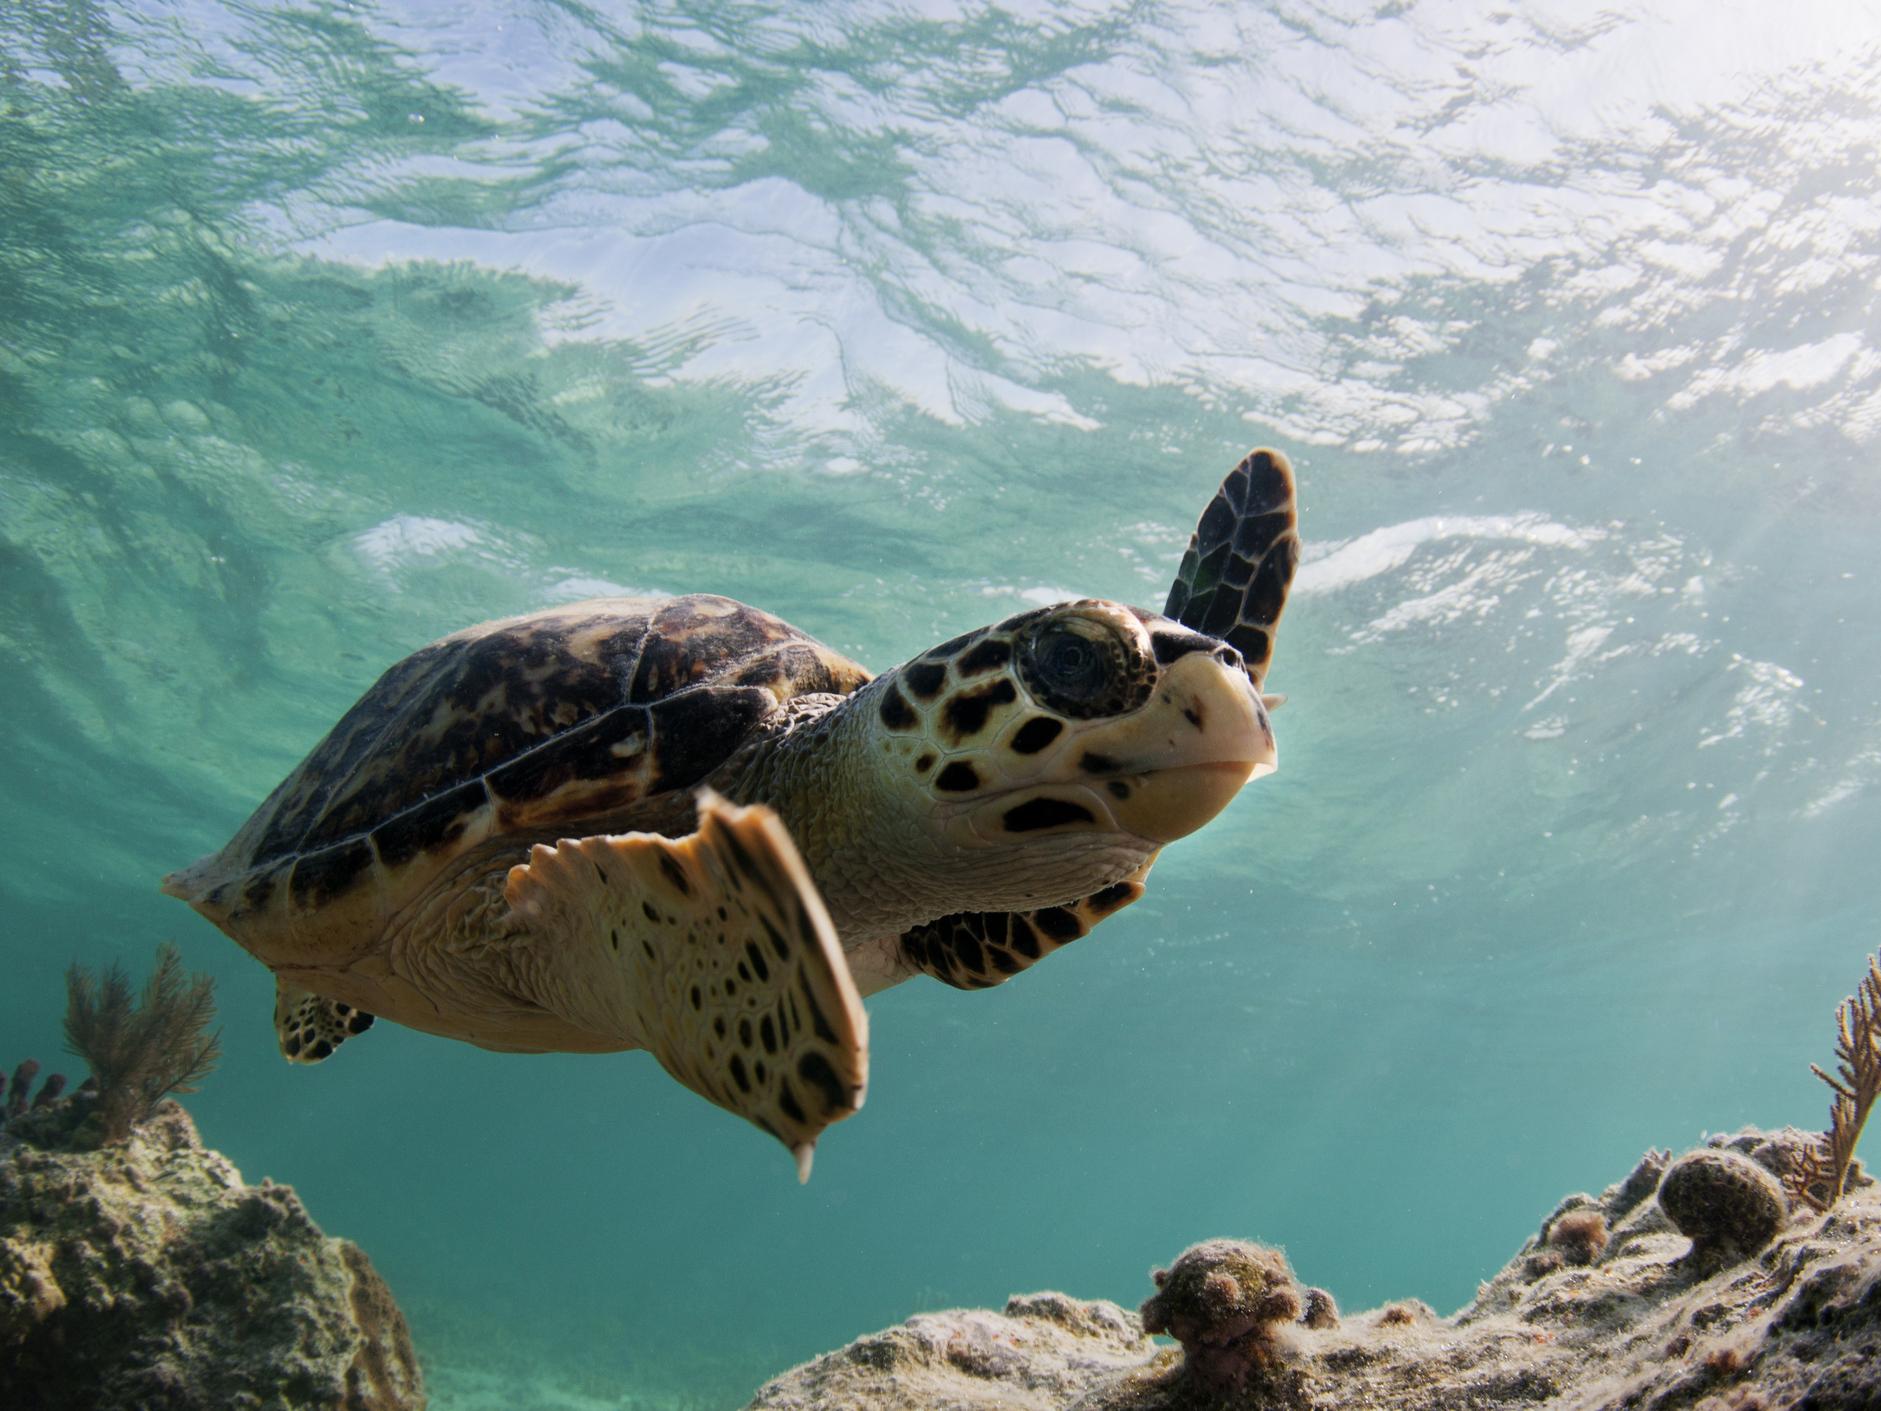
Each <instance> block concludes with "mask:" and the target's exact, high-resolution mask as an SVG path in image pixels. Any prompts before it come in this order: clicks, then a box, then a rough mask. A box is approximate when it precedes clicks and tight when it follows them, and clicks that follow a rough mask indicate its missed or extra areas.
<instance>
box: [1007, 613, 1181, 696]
mask: <svg viewBox="0 0 1881 1411" xmlns="http://www.w3.org/2000/svg"><path fill="white" fill-rule="evenodd" d="M1019 675H1020V677H1021V678H1022V679H1023V680H1024V682H1025V687H1026V689H1027V690H1028V691H1030V692H1031V693H1032V698H1033V699H1034V700H1035V701H1037V702H1038V703H1039V704H1040V705H1042V706H1044V707H1045V708H1046V709H1047V710H1051V711H1056V712H1057V713H1058V714H1059V715H1063V716H1069V717H1070V718H1071V719H1073V720H1096V719H1098V718H1099V717H1101V716H1106V715H1119V714H1121V713H1122V712H1124V711H1128V710H1135V709H1136V708H1137V707H1138V706H1140V705H1142V704H1143V702H1144V701H1146V700H1148V699H1149V692H1150V687H1151V685H1152V684H1153V682H1154V678H1155V675H1156V665H1155V663H1154V662H1153V661H1152V660H1151V659H1150V657H1149V655H1148V654H1147V653H1146V652H1144V651H1143V649H1142V645H1141V644H1139V643H1135V642H1133V641H1132V640H1131V639H1130V638H1129V636H1128V635H1126V632H1125V630H1124V629H1122V628H1120V627H1119V626H1117V625H1116V624H1114V623H1110V622H1106V621H1105V620H1104V619H1102V618H1101V617H1098V616H1097V615H1096V614H1095V613H1093V612H1089V611H1076V610H1074V611H1071V612H1065V613H1058V614H1053V615H1051V616H1049V617H1046V618H1045V619H1044V620H1043V621H1041V622H1039V623H1037V624H1036V625H1034V626H1033V627H1031V628H1030V630H1029V631H1028V632H1027V634H1026V637H1025V646H1024V649H1023V650H1022V651H1021V652H1020V653H1019Z"/></svg>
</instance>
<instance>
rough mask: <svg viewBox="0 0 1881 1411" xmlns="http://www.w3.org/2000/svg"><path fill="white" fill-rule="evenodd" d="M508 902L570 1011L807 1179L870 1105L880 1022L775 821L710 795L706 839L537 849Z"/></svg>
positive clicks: (590, 841) (631, 837)
mask: <svg viewBox="0 0 1881 1411" xmlns="http://www.w3.org/2000/svg"><path fill="white" fill-rule="evenodd" d="M505 895H506V897H507V899H508V901H509V904H510V907H511V909H512V911H513V912H514V914H515V916H516V919H517V920H519V921H521V922H522V923H523V924H524V925H525V926H526V927H527V928H528V932H529V935H530V937H531V940H532V941H533V943H534V948H535V964H536V967H537V968H538V970H539V972H540V973H539V974H538V980H539V983H540V985H541V988H542V992H543V994H544V995H545V996H546V997H547V998H548V1000H549V1001H550V1002H551V1003H553V1004H554V1006H555V1007H556V1008H557V1009H559V1010H562V1011H563V1012H564V1013H565V1015H566V1017H567V1018H569V1019H570V1020H572V1021H575V1022H577V1023H580V1024H582V1025H584V1026H585V1027H589V1028H592V1029H594V1030H596V1031H597V1032H602V1033H616V1034H620V1035H623V1036H625V1037H627V1038H629V1039H630V1040H631V1041H632V1042H633V1043H634V1044H636V1045H638V1046H640V1047H643V1048H646V1049H648V1050H650V1051H651V1052H652V1054H653V1056H654V1057H655V1058H657V1059H658V1060H659V1061H660V1066H661V1067H663V1068H665V1069H666V1071H667V1072H668V1073H671V1074H672V1075H673V1076H674V1077H675V1078H677V1079H678V1080H679V1081H680V1082H682V1083H684V1084H685V1085H686V1086H687V1087H689V1088H691V1089H692V1090H693V1091H694V1092H696V1093H698V1094H699V1095H700V1096H701V1097H704V1098H706V1099H707V1100H708V1101H711V1102H714V1103H716V1104H718V1106H720V1107H722V1108H724V1109H725V1110H726V1111H728V1112H734V1113H736V1114H737V1115H738V1116H740V1117H743V1118H744V1119H745V1120H747V1121H749V1122H753V1123H755V1124H756V1125H757V1126H759V1127H761V1128H763V1129H764V1130H765V1131H767V1132H769V1133H770V1134H771V1135H772V1136H774V1137H776V1138H777V1139H778V1140H779V1141H781V1142H783V1143H784V1145H785V1146H787V1147H789V1148H790V1150H791V1153H792V1154H793V1155H794V1156H795V1157H796V1158H797V1173H798V1178H799V1179H800V1180H806V1181H807V1180H808V1179H809V1178H810V1159H811V1156H812V1153H813V1151H814V1149H815V1146H816V1140H817V1137H818V1136H819V1135H820V1134H821V1133H822V1131H823V1129H824V1128H826V1127H828V1126H830V1125H831V1124H832V1123H835V1122H840V1121H841V1120H842V1119H843V1118H845V1117H847V1116H849V1115H850V1114H851V1113H853V1112H855V1111H856V1110H857V1109H858V1108H860V1107H861V1106H862V1099H863V1095H864V1093H865V1091H866V1090H867V1087H868V1071H869V1053H868V1017H867V1015H865V1014H864V1013H863V1010H862V1001H861V998H860V997H859V996H858V994H857V993H856V986H855V981H854V980H853V979H852V978H851V977H850V974H849V964H848V962H847V961H846V960H845V959H844V958H843V953H842V948H841V947H840V946H839V945H838V944H837V940H836V932H835V929H834V928H833V927H832V926H831V925H830V920H829V913H828V912H827V911H826V910H825V909H824V906H823V899H822V897H821V896H820V895H819V894H818V893H817V890H816V884H815V882H813V881H812V880H811V878H810V874H809V871H808V869H807V868H805V867H804V865H803V861H802V859H801V858H800V857H799V856H798V855H797V849H796V846H795V845H794V844H793V843H792V842H791V840H790V835H789V833H788V832H786V831H785V828H784V825H783V823H782V822H781V821H780V820H779V819H778V817H777V815H776V814H775V813H774V812H772V811H771V810H770V809H769V808H766V807H764V806H763V805H762V804H753V805H751V806H750V807H748V808H740V807H738V806H736V805H734V804H729V803H727V802H726V801H725V800H723V799H721V798H719V797H718V796H717V795H716V794H713V793H710V792H709V791H708V792H706V793H703V794H701V796H700V799H699V829H698V831H697V832H696V833H692V834H689V835H688V836H686V837H684V838H666V837H661V836H659V835H658V834H653V833H622V834H618V835H611V836H598V837H592V838H578V839H571V838H565V839H563V840H562V841H561V842H559V843H557V844H556V845H555V846H554V847H543V846H537V847H535V848H534V849H532V850H531V852H530V855H529V861H528V862H526V863H524V864H522V865H520V866H518V867H513V868H511V869H510V873H509V878H508V883H507V888H506V892H505Z"/></svg>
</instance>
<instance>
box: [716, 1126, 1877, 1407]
mask: <svg viewBox="0 0 1881 1411" xmlns="http://www.w3.org/2000/svg"><path fill="white" fill-rule="evenodd" d="M1780 1138H1781V1134H1771V1133H1763V1132H1751V1131H1747V1132H1745V1133H1740V1134H1739V1135H1738V1136H1737V1137H1734V1138H1733V1139H1732V1140H1733V1142H1735V1143H1742V1144H1744V1145H1745V1147H1746V1149H1747V1150H1761V1149H1762V1147H1763V1146H1765V1145H1768V1144H1771V1143H1773V1142H1774V1143H1776V1144H1777V1145H1779V1146H1780V1145H1781V1140H1780ZM1700 1154H1701V1155H1704V1156H1706V1157H1708V1158H1709V1157H1719V1158H1724V1157H1730V1158H1732V1159H1733V1160H1735V1159H1736V1158H1735V1156H1734V1155H1733V1153H1730V1152H1718V1151H1715V1150H1714V1151H1711V1152H1707V1153H1700ZM1691 1159H1692V1158H1690V1157H1687V1158H1684V1160H1683V1161H1681V1162H1678V1163H1670V1166H1669V1169H1668V1161H1667V1158H1666V1155H1665V1153H1663V1152H1660V1151H1652V1152H1648V1153H1647V1155H1646V1157H1645V1158H1644V1159H1643V1160H1642V1161H1641V1162H1640V1163H1639V1165H1638V1166H1637V1167H1635V1168H1634V1171H1633V1174H1632V1175H1630V1176H1628V1177H1626V1178H1625V1179H1624V1180H1623V1181H1620V1182H1617V1183H1616V1184H1614V1185H1613V1186H1611V1187H1609V1188H1608V1189H1607V1190H1606V1191H1605V1192H1604V1193H1603V1194H1602V1195H1600V1196H1598V1197H1595V1196H1588V1195H1585V1194H1577V1195H1572V1196H1569V1197H1567V1198H1565V1199H1564V1200H1563V1201H1561V1202H1560V1204H1558V1205H1557V1206H1556V1208H1555V1210H1554V1213H1553V1214H1552V1215H1550V1216H1549V1217H1548V1219H1547V1220H1546V1221H1545V1222H1544V1224H1543V1226H1542V1233H1541V1234H1539V1235H1536V1236H1532V1237H1530V1238H1529V1239H1528V1241H1527V1242H1526V1243H1525V1244H1524V1245H1523V1246H1522V1247H1521V1248H1520V1249H1518V1250H1517V1251H1516V1252H1515V1256H1514V1258H1513V1259H1511V1260H1510V1261H1509V1263H1508V1264H1507V1265H1506V1266H1505V1267H1504V1268H1503V1269H1502V1270H1501V1271H1500V1272H1498V1273H1496V1274H1495V1275H1494V1276H1493V1277H1492V1278H1490V1279H1489V1280H1488V1281H1487V1282H1485V1283H1484V1284H1483V1285H1482V1286H1481V1288H1480V1290H1479V1292H1478V1294H1477V1297H1476V1299H1475V1300H1474V1301H1473V1302H1472V1303H1471V1304H1470V1306H1469V1307H1467V1308H1465V1309H1463V1310H1461V1311H1460V1312H1458V1313H1456V1314H1454V1315H1452V1316H1450V1317H1447V1318H1446V1317H1439V1316H1438V1315H1437V1314H1436V1313H1435V1312H1434V1311H1433V1310H1432V1309H1431V1308H1430V1307H1429V1306H1428V1305H1426V1304H1424V1303H1421V1302H1419V1301H1418V1300H1416V1299H1407V1300H1400V1301H1398V1302H1396V1303H1392V1304H1389V1305H1387V1306H1385V1307H1384V1308H1381V1309H1376V1310H1371V1311H1359V1312H1354V1313H1349V1314H1347V1315H1345V1316H1343V1317H1340V1316H1338V1315H1337V1314H1336V1313H1335V1312H1334V1309H1333V1306H1332V1302H1331V1299H1330V1297H1327V1296H1323V1294H1322V1292H1321V1291H1320V1290H1316V1289H1304V1290H1302V1289H1300V1288H1299V1287H1298V1286H1297V1285H1296V1284H1295V1283H1294V1281H1293V1275H1292V1273H1291V1271H1290V1270H1289V1269H1288V1266H1287V1264H1286V1261H1285V1260H1284V1259H1283V1258H1282V1257H1281V1256H1280V1254H1279V1252H1278V1251H1276V1250H1273V1249H1271V1248H1265V1247H1262V1246H1259V1245H1253V1244H1248V1243H1246V1242H1243V1241H1240V1240H1209V1241H1205V1242H1204V1243H1202V1244H1200V1245H1196V1246H1193V1247H1191V1248H1190V1249H1189V1250H1187V1251H1185V1252H1184V1253H1183V1254H1182V1255H1181V1256H1180V1257H1179V1258H1177V1260H1176V1261H1175V1263H1174V1264H1173V1265H1171V1266H1170V1268H1169V1269H1167V1270H1164V1271H1163V1272H1162V1276H1161V1278H1160V1279H1158V1280H1157V1289H1156V1292H1155V1293H1154V1294H1153V1295H1152V1296H1151V1297H1150V1299H1149V1301H1148V1302H1147V1303H1146V1304H1145V1305H1144V1316H1143V1324H1144V1326H1145V1328H1146V1329H1147V1330H1149V1331H1152V1332H1154V1331H1157V1330H1164V1331H1167V1332H1168V1333H1169V1334H1170V1335H1171V1336H1173V1337H1175V1338H1177V1339H1178V1340H1179V1341H1180V1342H1181V1343H1182V1344H1183V1345H1182V1346H1181V1347H1180V1348H1177V1347H1168V1346H1160V1347H1159V1346H1157V1345H1156V1344H1154V1343H1152V1342H1151V1341H1150V1340H1149V1339H1148V1338H1145V1337H1142V1336H1140V1335H1138V1334H1137V1333H1136V1332H1135V1327H1134V1325H1135V1320H1134V1319H1131V1318H1129V1315H1127V1314H1123V1313H1121V1310H1118V1309H1117V1308H1116V1306H1115V1305H1114V1304H1087V1303H1080V1302H1078V1301H1077V1300H1076V1299H1071V1298H1067V1297H1065V1296H1064V1295H1062V1294H1049V1295H1040V1296H1038V1297H1036V1298H1033V1299H1015V1300H1013V1301H1012V1302H1011V1303H1010V1304H1008V1305H1007V1313H1006V1315H1005V1316H1001V1315H999V1314H995V1313H990V1312H977V1311H974V1310H971V1309H963V1310H957V1311H955V1312H951V1313H944V1314H923V1315H920V1316H918V1317H916V1318H914V1319H911V1320H910V1321H909V1322H907V1323H904V1324H901V1325H900V1326H899V1327H894V1328H889V1329H887V1330H885V1331H883V1332H880V1333H875V1334H871V1335H870V1336H867V1337H864V1338H860V1339H858V1340H857V1341H855V1342H854V1343H851V1344H850V1345H849V1347H848V1348H846V1349H844V1350H843V1351H841V1352H836V1353H832V1354H830V1355H828V1356H825V1357H820V1358H818V1359H817V1360H816V1361H814V1362H811V1363H808V1364H806V1365H805V1366H803V1367H799V1368H797V1369H795V1370H793V1371H790V1372H786V1373H785V1374H783V1375H782V1376H780V1377H778V1378H777V1379H776V1380H775V1381H773V1382H771V1383H770V1384H769V1385H767V1386H766V1387H764V1388H763V1389H762V1390H761V1391H760V1392H759V1393H758V1396H757V1399H756V1400H754V1401H753V1402H752V1403H751V1406H750V1408H749V1411H917V1408H918V1411H980V1408H986V1411H993V1408H998V1411H1433V1408H1441V1411H1451V1408H1455V1409H1456V1411H1532V1408H1535V1407H1539V1406H1546V1407H1562V1408H1582V1407H1586V1408H1609V1409H1610V1411H1618V1408H1626V1409H1627V1411H1777V1408H1786V1411H1788V1409H1789V1408H1794V1411H1874V1408H1876V1407H1881V1187H1876V1186H1874V1185H1873V1184H1872V1183H1870V1184H1867V1185H1860V1186H1856V1187H1853V1188H1851V1189H1850V1190H1849V1191H1848V1193H1847V1194H1845V1195H1844V1196H1843V1198H1842V1199H1841V1200H1840V1201H1839V1202H1838V1203H1837V1204H1836V1206H1835V1208H1834V1210H1833V1211H1830V1212H1828V1213H1826V1214H1820V1215H1818V1214H1812V1213H1799V1214H1797V1215H1796V1216H1795V1217H1793V1218H1790V1217H1784V1218H1781V1219H1780V1220H1779V1222H1778V1223H1777V1224H1776V1225H1775V1226H1774V1227H1773V1228H1770V1232H1769V1234H1768V1235H1767V1236H1765V1237H1763V1238H1764V1242H1763V1244H1762V1247H1761V1249H1760V1251H1759V1252H1757V1253H1756V1254H1755V1255H1754V1257H1748V1258H1740V1259H1738V1260H1737V1261H1736V1262H1733V1263H1729V1264H1719V1265H1712V1264H1709V1263H1706V1262H1703V1261H1694V1260H1692V1259H1691V1258H1690V1256H1689V1254H1688V1251H1687V1240H1686V1238H1684V1237H1682V1236H1681V1235H1679V1234H1678V1233H1677V1232H1676V1231H1675V1230H1674V1229H1673V1228H1672V1226H1671V1224H1670V1222H1669V1220H1668V1218H1667V1215H1666V1213H1665V1212H1664V1211H1663V1210H1662V1208H1661V1204H1660V1202H1658V1201H1653V1200H1650V1199H1648V1196H1649V1195H1650V1193H1651V1191H1652V1189H1653V1188H1654V1186H1655V1185H1661V1183H1660V1176H1661V1175H1662V1174H1664V1175H1665V1177H1666V1184H1669V1186H1670V1189H1671V1207H1672V1208H1673V1209H1677V1210H1683V1209H1684V1206H1683V1205H1682V1201H1683V1198H1684V1196H1685V1195H1686V1194H1687V1193H1688V1192H1685V1191H1684V1190H1683V1189H1682V1188H1683V1186H1684V1185H1685V1183H1686V1182H1687V1181H1691V1180H1693V1179H1694V1173H1695V1175H1696V1177H1697V1183H1696V1186H1695V1188H1694V1190H1695V1193H1696V1197H1697V1198H1696V1199H1695V1200H1694V1201H1693V1203H1692V1204H1693V1208H1694V1209H1697V1210H1699V1211H1701V1212H1711V1211H1714V1210H1716V1209H1717V1208H1718V1201H1719V1199H1720V1194H1719V1188H1718V1187H1717V1185H1716V1183H1715V1182H1713V1180H1712V1178H1713V1177H1716V1176H1717V1175H1718V1174H1719V1170H1720V1168H1719V1167H1718V1166H1716V1165H1715V1164H1714V1163H1712V1162H1711V1161H1709V1160H1707V1161H1705V1162H1700V1163H1698V1164H1697V1165H1695V1166H1691V1167H1687V1168H1686V1170H1687V1172H1688V1174H1686V1175H1684V1176H1680V1177H1679V1178H1678V1179H1677V1180H1674V1179H1672V1178H1673V1176H1674V1175H1676V1174H1677V1173H1678V1171H1679V1169H1680V1167H1683V1166H1685V1162H1688V1161H1691ZM1746 1164H1747V1165H1749V1166H1751V1168H1752V1170H1753V1171H1755V1172H1756V1177H1757V1178H1769V1173H1768V1172H1767V1171H1766V1170H1764V1168H1763V1167H1762V1166H1760V1165H1758V1164H1757V1163H1756V1162H1755V1161H1751V1162H1747V1163H1746ZM1722 1171H1723V1175H1724V1177H1725V1178H1726V1180H1727V1181H1735V1180H1737V1179H1738V1178H1739V1177H1741V1176H1742V1173H1741V1172H1740V1171H1738V1170H1737V1169H1736V1168H1735V1167H1733V1166H1728V1165H1727V1166H1725V1167H1723V1168H1722ZM1755 1179H1756V1178H1753V1182H1754V1180H1755ZM1661 1189H1662V1192H1663V1189H1664V1187H1663V1186H1661ZM1732 1189H1733V1190H1735V1189H1737V1187H1736V1186H1732ZM1755 1190H1756V1192H1758V1193H1757V1194H1753V1195H1752V1196H1751V1197H1750V1200H1749V1210H1750V1216H1749V1223H1748V1224H1747V1223H1745V1221H1746V1217H1745V1215H1744V1213H1743V1211H1742V1210H1741V1209H1739V1206H1738V1203H1737V1201H1736V1199H1735V1197H1728V1198H1724V1200H1723V1204H1724V1206H1725V1207H1726V1208H1727V1210H1728V1211H1729V1212H1732V1213H1729V1214H1727V1215H1726V1216H1725V1217H1723V1218H1720V1219H1718V1220H1715V1221H1711V1223H1709V1224H1706V1223H1704V1222H1706V1221H1709V1220H1711V1216H1710V1215H1709V1214H1703V1213H1701V1214H1700V1215H1699V1216H1698V1217H1697V1218H1698V1220H1699V1221H1700V1223H1701V1225H1703V1227H1704V1228H1705V1229H1707V1230H1714V1229H1715V1230H1716V1231H1720V1232H1721V1233H1717V1234H1714V1235H1712V1236H1711V1238H1712V1239H1713V1240H1714V1242H1715V1241H1717V1240H1728V1241H1729V1248H1730V1249H1732V1250H1734V1251H1735V1250H1737V1249H1738V1248H1740V1247H1741V1245H1742V1244H1744V1243H1748V1242H1754V1241H1756V1240H1757V1239H1758V1238H1759V1237H1760V1235H1761V1232H1762V1230H1763V1229H1764V1228H1766V1227H1769V1226H1770V1210H1771V1208H1770V1206H1769V1205H1768V1203H1767V1202H1766V1201H1765V1200H1764V1199H1763V1196H1764V1195H1767V1194H1768V1192H1767V1189H1766V1188H1764V1187H1762V1186H1761V1185H1756V1186H1755ZM1727 1196H1728V1193H1727ZM1664 1198H1665V1197H1664V1195H1663V1193H1662V1196H1661V1199H1662V1200H1663V1199H1664ZM1778 1214H1779V1216H1781V1215H1782V1212H1781V1209H1780V1206H1779V1209H1778ZM1603 1231H1604V1232H1608V1239H1607V1241H1606V1242H1605V1243H1604V1244H1603V1243H1602V1241H1601V1238H1600V1234H1601V1232H1603ZM1720 1247H1722V1246H1720ZM1538 1255H1547V1256H1549V1259H1548V1261H1547V1264H1546V1267H1545V1268H1540V1269H1538V1268H1536V1267H1534V1265H1535V1261H1536V1258H1537V1256H1538ZM1019 1309H1023V1310H1027V1312H1026V1315H1025V1316H1021V1317H1015V1316H1014V1310H1019ZM1046 1309H1058V1310H1060V1312H1059V1314H1058V1315H1057V1317H1056V1319H1055V1326H1054V1325H1053V1324H1051V1323H1046V1322H1044V1320H1043V1319H1042V1318H1041V1317H1040V1316H1039V1314H1040V1311H1042V1310H1046ZM1066 1310H1069V1311H1066ZM1078 1310H1088V1311H1089V1314H1088V1316H1085V1315H1083V1314H1080V1313H1079V1311H1078ZM1100 1315H1101V1316H1100ZM1289 1316H1296V1317H1297V1321H1293V1322H1286V1321H1284V1320H1285V1319H1286V1318H1287V1317H1289ZM1119 1329H1121V1330H1123V1331H1118V1330H1119Z"/></svg>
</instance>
